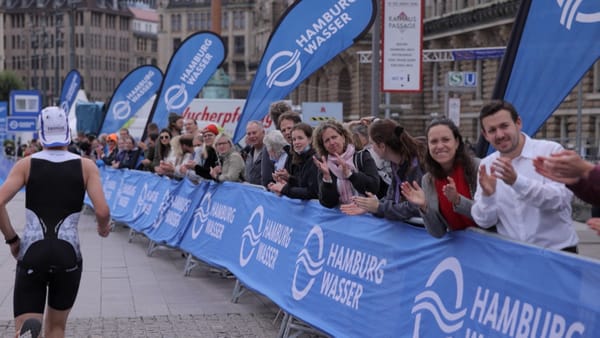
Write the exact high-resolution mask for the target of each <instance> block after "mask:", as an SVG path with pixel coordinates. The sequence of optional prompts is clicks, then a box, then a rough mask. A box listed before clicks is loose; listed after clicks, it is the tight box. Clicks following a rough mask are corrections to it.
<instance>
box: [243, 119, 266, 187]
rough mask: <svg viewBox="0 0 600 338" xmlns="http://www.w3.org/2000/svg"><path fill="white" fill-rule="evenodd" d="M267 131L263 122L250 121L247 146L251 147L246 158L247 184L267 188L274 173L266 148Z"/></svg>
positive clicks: (247, 126)
mask: <svg viewBox="0 0 600 338" xmlns="http://www.w3.org/2000/svg"><path fill="white" fill-rule="evenodd" d="M264 137H265V129H264V127H263V125H262V122H261V121H250V122H248V124H247V125H246V144H247V145H249V146H250V151H249V152H248V157H247V158H246V170H245V175H244V176H245V178H246V182H248V183H252V184H256V185H262V186H265V187H266V186H267V185H268V184H269V182H270V181H271V174H272V173H273V162H271V161H270V160H269V153H268V152H267V149H266V148H265V147H264V144H263V139H264ZM263 173H265V174H264V175H263Z"/></svg>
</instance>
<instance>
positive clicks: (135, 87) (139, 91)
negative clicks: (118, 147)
mask: <svg viewBox="0 0 600 338" xmlns="http://www.w3.org/2000/svg"><path fill="white" fill-rule="evenodd" d="M162 80H163V75H162V72H161V71H160V69H158V68H157V67H156V66H152V65H144V66H139V67H137V68H136V69H134V70H132V71H131V72H129V74H127V75H126V76H125V77H124V78H123V80H121V83H119V85H118V86H117V89H115V92H114V93H113V96H112V97H111V99H110V103H109V104H108V109H107V110H106V115H105V117H104V122H103V123H102V127H101V128H100V132H99V134H102V133H107V134H109V133H115V132H117V131H118V130H119V129H120V128H121V127H123V125H124V124H125V123H126V122H127V121H129V119H130V118H131V117H133V116H134V115H135V114H136V113H137V112H138V111H139V110H140V108H142V106H143V105H144V104H146V103H147V102H148V101H149V100H150V99H151V98H152V96H154V95H155V94H156V93H157V92H158V89H159V88H160V84H161V83H162Z"/></svg>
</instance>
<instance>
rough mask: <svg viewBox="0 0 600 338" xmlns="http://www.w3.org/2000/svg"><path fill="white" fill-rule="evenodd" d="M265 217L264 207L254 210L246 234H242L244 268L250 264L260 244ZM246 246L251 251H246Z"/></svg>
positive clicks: (241, 256)
mask: <svg viewBox="0 0 600 338" xmlns="http://www.w3.org/2000/svg"><path fill="white" fill-rule="evenodd" d="M264 216H265V210H264V208H263V206H262V205H259V206H258V207H256V209H254V212H253V213H252V216H250V220H249V221H248V225H246V227H245V228H244V232H243V233H242V245H241V247H240V265H241V266H242V267H244V266H246V265H247V264H248V262H249V261H250V259H251V258H252V255H254V250H255V249H256V247H257V246H258V243H259V242H260V236H261V233H262V228H263V219H264ZM246 246H249V247H250V250H247V251H246ZM245 252H247V253H245Z"/></svg>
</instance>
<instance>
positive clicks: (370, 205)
mask: <svg viewBox="0 0 600 338" xmlns="http://www.w3.org/2000/svg"><path fill="white" fill-rule="evenodd" d="M366 194H367V196H366V197H363V196H353V197H352V202H354V204H355V205H356V206H357V207H359V208H362V209H364V210H366V211H368V212H370V213H376V212H377V209H378V208H379V200H378V199H377V196H375V195H373V194H372V193H370V192H368V191H367V192H366Z"/></svg>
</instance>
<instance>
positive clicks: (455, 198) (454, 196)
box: [442, 176, 460, 205]
mask: <svg viewBox="0 0 600 338" xmlns="http://www.w3.org/2000/svg"><path fill="white" fill-rule="evenodd" d="M447 179H448V184H446V185H444V186H443V187H442V192H443V193H444V196H446V198H447V199H448V201H450V203H452V204H454V205H456V204H458V202H460V194H459V193H458V191H457V190H456V183H455V182H454V179H453V178H452V177H450V176H448V177H447Z"/></svg>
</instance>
